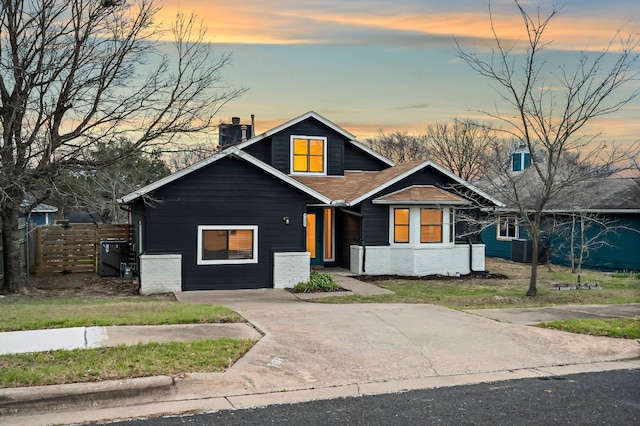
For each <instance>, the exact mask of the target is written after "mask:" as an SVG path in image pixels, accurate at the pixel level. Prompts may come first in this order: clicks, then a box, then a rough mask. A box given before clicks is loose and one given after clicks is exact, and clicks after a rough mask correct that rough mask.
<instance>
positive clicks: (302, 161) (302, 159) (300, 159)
mask: <svg viewBox="0 0 640 426" xmlns="http://www.w3.org/2000/svg"><path fill="white" fill-rule="evenodd" d="M307 166H308V165H307V156H306V155H294V156H293V171H294V172H308V171H309V170H307Z"/></svg>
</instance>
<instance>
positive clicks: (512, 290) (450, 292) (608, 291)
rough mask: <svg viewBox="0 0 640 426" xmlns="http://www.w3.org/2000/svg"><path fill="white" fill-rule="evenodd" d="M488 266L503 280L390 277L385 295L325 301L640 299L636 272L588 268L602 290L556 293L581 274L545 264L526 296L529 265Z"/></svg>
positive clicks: (522, 303) (458, 305) (460, 305)
mask: <svg viewBox="0 0 640 426" xmlns="http://www.w3.org/2000/svg"><path fill="white" fill-rule="evenodd" d="M487 270H488V271H489V272H490V273H491V274H494V275H502V276H506V278H503V279H499V278H495V277H491V276H489V277H488V278H466V277H461V278H455V277H440V278H439V279H438V278H433V277H430V278H429V279H425V280H407V279H389V280H384V281H376V282H375V284H376V285H378V286H380V287H383V288H386V289H389V290H391V291H393V292H394V294H391V295H383V296H347V297H340V298H337V297H330V298H324V299H321V300H318V302H320V303H394V302H395V303H433V304H437V305H443V306H447V307H450V308H455V309H471V308H475V309H480V308H499V307H531V306H550V305H568V304H617V303H633V302H640V279H638V278H637V277H636V276H628V277H615V276H611V274H605V273H601V272H595V271H585V272H584V273H583V274H582V275H581V282H582V283H598V284H600V285H601V286H602V290H566V291H552V290H551V289H550V287H551V285H552V284H557V283H576V282H577V276H576V275H574V274H571V271H570V270H569V269H568V268H564V267H560V266H552V267H551V268H549V267H547V266H546V265H540V266H539V268H538V284H537V288H538V296H537V297H527V296H525V293H526V291H527V288H528V286H529V277H530V265H523V264H519V263H514V262H510V261H506V260H501V259H487Z"/></svg>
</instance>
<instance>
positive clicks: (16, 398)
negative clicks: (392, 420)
mask: <svg viewBox="0 0 640 426" xmlns="http://www.w3.org/2000/svg"><path fill="white" fill-rule="evenodd" d="M341 279H344V280H345V281H347V284H346V285H345V284H343V283H341V285H342V286H343V287H345V288H346V287H347V286H349V285H353V286H352V287H351V290H350V291H358V292H362V291H367V290H370V291H377V290H375V289H376V288H377V287H375V286H371V285H369V284H366V283H361V282H360V281H357V280H353V279H352V278H349V277H347V276H346V275H345V276H343V277H342V278H341ZM349 280H353V281H357V282H348V281H349ZM359 285H363V287H358V286H359ZM367 286H368V287H367ZM343 293H346V292H343ZM176 296H177V297H178V299H179V300H180V301H182V302H184V303H211V304H216V305H223V306H228V307H230V308H232V309H234V310H236V311H237V312H238V313H240V315H242V316H243V317H244V318H246V319H247V321H248V322H249V323H250V324H251V325H252V327H255V328H256V329H257V330H258V331H259V333H261V334H262V335H263V337H262V338H261V339H260V340H259V341H258V342H257V343H256V345H255V346H254V347H253V348H252V349H251V350H250V351H249V352H248V353H247V354H246V355H245V356H244V357H243V358H242V359H240V360H239V361H238V362H237V363H236V364H234V365H233V366H232V367H231V368H230V369H228V370H227V371H225V372H223V373H204V374H187V375H185V376H184V377H167V376H160V377H149V378H141V379H131V380H120V381H109V382H102V383H85V384H73V385H60V386H41V387H29V388H18V389H0V424H12V425H46V424H67V423H81V422H89V421H104V420H108V419H118V418H120V419H122V418H131V417H140V416H153V415H161V414H177V413H183V412H190V411H210V410H220V409H233V408H244V407H253V406H259V405H268V404H274V403H287V402H298V401H307V400H316V399H327V398H335V397H345V396H359V395H368V394H379V393H388V392H399V391H403V390H410V389H419V388H432V387H440V386H453V385H458V384H471V383H480V382H488V381H500V380H509V379H518V378H526V377H541V376H554V375H566V374H571V373H579V372H592V371H606V370H613V369H640V358H639V357H640V345H638V344H637V343H636V342H635V341H632V340H622V339H610V338H603V337H593V336H584V335H577V334H571V333H564V332H559V331H555V330H546V329H540V328H535V327H528V326H524V325H520V324H512V323H505V322H498V321H495V320H492V319H488V318H485V317H482V316H479V315H478V314H476V313H475V312H474V313H473V314H471V313H467V312H460V311H454V310H450V309H446V308H443V307H440V306H434V305H417V304H359V305H340V304H318V303H305V302H304V301H301V300H300V299H299V298H298V297H297V295H294V294H292V293H290V292H287V291H284V290H240V291H208V292H207V291H203V292H198V291H196V292H185V293H178V294H176ZM623 306H627V305H623ZM598 308H602V307H598ZM631 308H632V309H636V308H637V307H634V306H631ZM543 309H544V308H543ZM581 309H582V310H587V311H588V310H589V309H590V308H588V307H584V306H583V307H581ZM484 313H485V314H486V313H487V311H485V312H484ZM598 314H599V315H603V312H602V311H599V312H598ZM145 330H146V328H145ZM130 331H131V332H132V334H135V336H136V337H138V338H139V337H140V331H139V330H130ZM145 333H146V332H145ZM161 334H162V333H160V334H157V335H156V336H160V335H161ZM181 334H182V333H178V335H181ZM207 337H209V336H207Z"/></svg>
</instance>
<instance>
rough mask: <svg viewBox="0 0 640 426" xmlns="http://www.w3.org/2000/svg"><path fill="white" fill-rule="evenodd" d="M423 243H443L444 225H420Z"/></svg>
mask: <svg viewBox="0 0 640 426" xmlns="http://www.w3.org/2000/svg"><path fill="white" fill-rule="evenodd" d="M420 242H421V243H441V242H442V226H439V225H423V226H421V227H420Z"/></svg>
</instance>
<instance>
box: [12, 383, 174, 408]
mask: <svg viewBox="0 0 640 426" xmlns="http://www.w3.org/2000/svg"><path fill="white" fill-rule="evenodd" d="M173 392H175V381H174V379H173V378H172V377H169V376H152V377H140V378H135V379H126V380H109V381H104V382H93V383H72V384H66V385H50V386H33V387H23V388H5V389H0V416H8V415H16V414H18V415H19V414H27V413H29V414H34V413H42V412H50V411H58V410H65V409H69V408H73V409H87V408H94V407H96V406H100V407H101V408H102V407H106V406H119V405H131V404H132V403H146V402H149V401H151V400H154V399H157V398H158V397H159V396H163V395H169V394H171V393H173Z"/></svg>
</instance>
